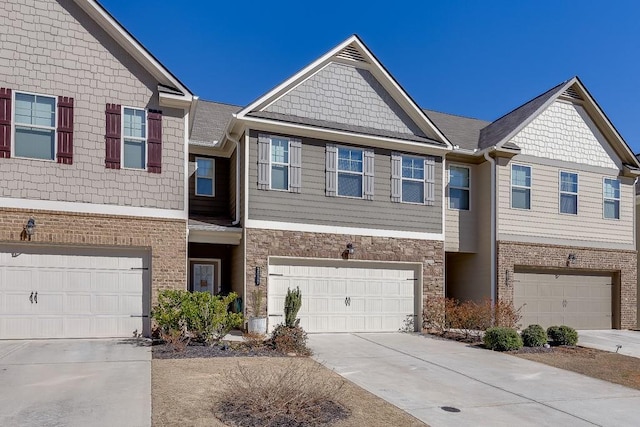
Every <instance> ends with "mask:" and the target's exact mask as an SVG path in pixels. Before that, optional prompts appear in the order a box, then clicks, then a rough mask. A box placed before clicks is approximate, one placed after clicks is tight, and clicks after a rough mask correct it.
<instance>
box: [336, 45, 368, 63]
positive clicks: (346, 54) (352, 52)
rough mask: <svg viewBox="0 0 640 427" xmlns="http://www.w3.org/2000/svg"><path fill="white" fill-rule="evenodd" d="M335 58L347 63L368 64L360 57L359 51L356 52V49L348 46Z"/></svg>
mask: <svg viewBox="0 0 640 427" xmlns="http://www.w3.org/2000/svg"><path fill="white" fill-rule="evenodd" d="M336 57H337V58H340V59H346V60H349V61H356V62H365V63H368V62H369V61H367V60H366V59H365V58H364V56H362V53H361V52H360V50H358V48H357V47H355V46H353V45H349V46H347V47H345V48H344V49H342V50H341V51H340V52H339V53H338V54H337V55H336Z"/></svg>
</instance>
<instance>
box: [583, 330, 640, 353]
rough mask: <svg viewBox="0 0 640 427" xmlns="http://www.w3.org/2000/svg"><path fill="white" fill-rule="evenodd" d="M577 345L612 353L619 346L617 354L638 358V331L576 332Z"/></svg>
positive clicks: (639, 343)
mask: <svg viewBox="0 0 640 427" xmlns="http://www.w3.org/2000/svg"><path fill="white" fill-rule="evenodd" d="M578 345H581V346H583V347H590V348H596V349H598V350H605V351H612V352H614V353H615V351H616V347H617V346H618V345H621V346H622V347H620V349H619V350H618V353H620V354H624V355H627V356H633V357H639V358H640V331H625V330H617V329H607V330H605V331H578Z"/></svg>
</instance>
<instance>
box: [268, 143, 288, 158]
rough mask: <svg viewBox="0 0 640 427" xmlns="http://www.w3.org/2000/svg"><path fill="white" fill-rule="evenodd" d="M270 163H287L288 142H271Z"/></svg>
mask: <svg viewBox="0 0 640 427" xmlns="http://www.w3.org/2000/svg"><path fill="white" fill-rule="evenodd" d="M271 161H272V162H276V163H289V141H288V140H286V139H275V138H273V139H272V140H271Z"/></svg>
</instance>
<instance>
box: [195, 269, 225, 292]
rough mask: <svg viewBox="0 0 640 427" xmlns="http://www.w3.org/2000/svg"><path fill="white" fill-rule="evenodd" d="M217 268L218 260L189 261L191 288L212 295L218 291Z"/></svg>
mask: <svg viewBox="0 0 640 427" xmlns="http://www.w3.org/2000/svg"><path fill="white" fill-rule="evenodd" d="M219 270H220V263H219V261H191V290H192V291H193V292H209V293H211V294H212V295H215V294H217V293H219V292H220V283H219V280H218V272H219Z"/></svg>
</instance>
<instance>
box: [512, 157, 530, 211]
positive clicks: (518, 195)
mask: <svg viewBox="0 0 640 427" xmlns="http://www.w3.org/2000/svg"><path fill="white" fill-rule="evenodd" d="M511 207H512V208H516V209H531V167H530V166H524V165H515V164H514V165H511Z"/></svg>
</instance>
